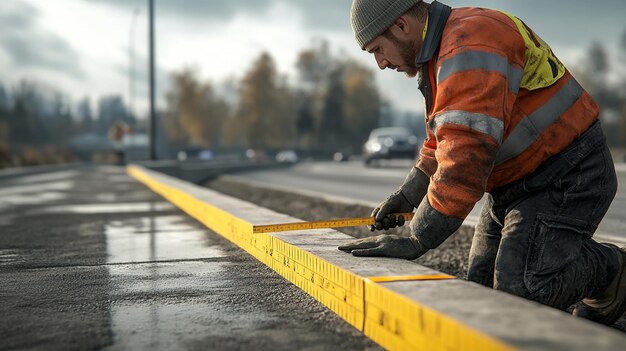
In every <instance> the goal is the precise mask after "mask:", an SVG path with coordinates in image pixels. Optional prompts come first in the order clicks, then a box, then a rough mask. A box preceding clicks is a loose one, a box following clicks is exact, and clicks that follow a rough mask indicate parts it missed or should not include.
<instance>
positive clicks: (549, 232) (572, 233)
mask: <svg viewBox="0 0 626 351" xmlns="http://www.w3.org/2000/svg"><path fill="white" fill-rule="evenodd" d="M588 227H589V224H588V223H587V222H585V221H581V220H578V219H574V218H569V217H564V216H555V215H548V214H543V213H538V214H537V217H536V219H535V223H534V226H533V229H532V233H531V236H530V242H529V248H528V254H527V257H526V269H525V271H524V284H525V285H526V288H527V289H528V291H529V292H530V293H534V292H535V291H537V290H539V289H540V288H541V287H543V286H544V285H545V284H546V283H548V282H549V281H550V280H551V279H554V278H557V277H556V276H557V275H558V273H559V272H561V271H562V270H563V269H564V268H565V267H567V266H568V265H570V264H576V261H577V259H578V258H579V256H580V251H581V248H582V245H583V243H584V241H585V240H586V239H588V238H589V237H590V230H589V229H588ZM563 283H565V284H567V282H563Z"/></svg>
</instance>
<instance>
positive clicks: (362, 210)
mask: <svg viewBox="0 0 626 351" xmlns="http://www.w3.org/2000/svg"><path fill="white" fill-rule="evenodd" d="M205 186H206V187H208V188H211V189H213V190H216V191H219V192H222V193H224V194H227V195H230V196H233V197H237V198H240V199H244V200H247V201H250V202H252V203H255V204H257V205H259V206H262V207H266V208H269V209H271V210H274V211H276V212H280V213H284V214H288V215H290V216H293V217H296V218H300V219H302V220H306V221H314V220H323V219H336V218H348V217H364V216H369V215H370V213H371V212H372V208H370V207H365V206H361V205H352V204H344V203H338V202H331V201H327V200H324V199H320V198H317V197H312V196H306V195H302V194H295V193H291V192H286V191H280V190H275V189H268V188H265V187H258V186H252V185H250V184H249V183H246V182H239V181H236V180H232V179H225V178H217V179H214V180H212V181H210V182H207V183H206V184H205ZM337 230H338V231H340V232H342V233H345V234H348V235H350V236H353V237H355V238H365V237H368V236H374V235H379V234H382V233H384V232H381V231H376V232H371V231H370V230H369V229H368V228H366V227H349V228H338V229H337ZM388 232H389V233H393V234H398V235H404V236H408V235H409V231H408V226H406V225H405V226H403V227H400V228H396V229H392V230H389V231H388ZM472 235H473V229H472V228H466V227H462V228H461V229H459V230H458V231H457V232H456V233H455V234H453V235H452V236H450V238H448V240H446V241H445V242H444V243H443V244H442V245H441V246H439V247H438V248H437V249H434V250H431V251H429V252H428V253H426V254H425V255H424V256H422V257H420V258H418V259H417V260H415V262H416V263H419V264H421V265H423V266H426V267H430V268H433V269H436V270H438V271H441V272H444V273H447V274H451V275H454V276H457V277H459V278H462V279H465V277H466V275H467V258H468V255H469V249H470V246H471V244H472ZM572 309H573V306H572V307H570V308H569V309H568V311H569V312H571V310H572ZM612 327H613V328H615V329H617V330H619V331H622V332H626V315H625V316H623V317H622V318H621V319H620V320H619V321H618V322H617V323H615V324H614V325H613V326H612Z"/></svg>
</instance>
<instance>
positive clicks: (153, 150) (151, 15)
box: [148, 0, 157, 161]
mask: <svg viewBox="0 0 626 351" xmlns="http://www.w3.org/2000/svg"><path fill="white" fill-rule="evenodd" d="M148 8H149V16H148V19H149V21H148V22H149V30H148V43H149V44H148V45H149V54H148V56H149V61H150V62H149V70H150V160H152V161H154V160H156V159H157V155H156V128H157V124H156V111H155V101H154V94H155V91H154V90H155V89H154V88H155V77H154V0H148Z"/></svg>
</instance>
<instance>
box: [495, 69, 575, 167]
mask: <svg viewBox="0 0 626 351" xmlns="http://www.w3.org/2000/svg"><path fill="white" fill-rule="evenodd" d="M582 92H583V88H582V87H581V86H580V85H579V84H578V82H577V81H576V80H575V79H574V78H573V77H572V78H570V80H569V82H567V84H565V85H564V86H563V87H562V88H561V89H560V90H559V91H558V92H557V93H556V94H554V96H553V97H552V98H551V99H550V100H548V101H547V102H546V103H545V104H544V105H543V106H541V107H540V108H538V109H537V110H536V111H535V112H533V113H531V114H530V115H528V116H526V117H524V118H523V119H522V120H521V121H520V122H519V123H518V124H517V125H516V126H515V129H513V131H512V132H511V134H510V135H509V136H508V137H507V138H506V140H505V141H504V143H502V146H501V147H500V150H499V151H498V154H497V155H496V165H499V164H501V163H504V162H506V161H508V160H510V159H512V158H514V157H516V156H518V155H520V154H521V153H522V152H524V150H526V149H527V148H528V147H529V146H530V145H532V144H533V143H534V142H535V140H537V138H538V137H539V135H540V134H541V132H543V131H544V130H545V129H546V128H548V127H549V126H550V125H551V124H552V123H554V122H555V121H556V120H558V119H559V118H560V117H561V115H563V113H565V111H567V110H569V109H570V107H572V106H573V105H574V104H575V103H576V101H578V99H579V98H580V96H581V95H582Z"/></svg>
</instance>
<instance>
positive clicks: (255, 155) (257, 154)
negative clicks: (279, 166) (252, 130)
mask: <svg viewBox="0 0 626 351" xmlns="http://www.w3.org/2000/svg"><path fill="white" fill-rule="evenodd" d="M246 158H247V159H248V161H252V162H260V161H267V153H266V152H265V150H261V149H248V150H246Z"/></svg>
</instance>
